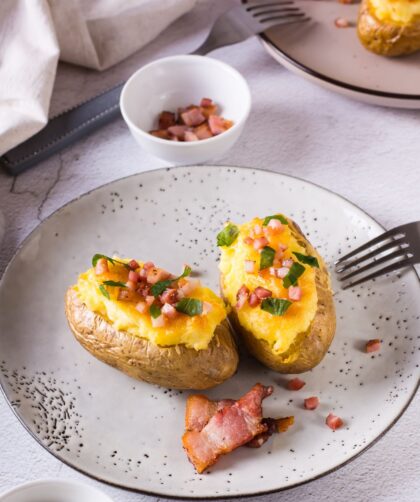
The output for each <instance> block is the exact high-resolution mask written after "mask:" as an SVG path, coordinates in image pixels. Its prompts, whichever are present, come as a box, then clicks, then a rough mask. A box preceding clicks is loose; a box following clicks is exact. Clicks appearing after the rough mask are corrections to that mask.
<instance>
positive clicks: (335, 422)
mask: <svg viewBox="0 0 420 502" xmlns="http://www.w3.org/2000/svg"><path fill="white" fill-rule="evenodd" d="M325 423H326V424H327V425H328V427H329V428H330V429H332V430H333V431H335V430H337V429H339V428H340V427H341V426H342V425H343V423H344V422H343V420H342V419H341V418H340V417H337V416H336V415H334V413H329V415H328V416H327V418H326V420H325Z"/></svg>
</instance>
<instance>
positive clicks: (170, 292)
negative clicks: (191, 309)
mask: <svg viewBox="0 0 420 502" xmlns="http://www.w3.org/2000/svg"><path fill="white" fill-rule="evenodd" d="M159 300H160V301H161V302H162V303H169V304H171V305H173V304H174V303H176V302H177V301H178V291H177V290H176V289H174V288H168V289H165V291H164V292H163V293H162V294H161V295H160V297H159Z"/></svg>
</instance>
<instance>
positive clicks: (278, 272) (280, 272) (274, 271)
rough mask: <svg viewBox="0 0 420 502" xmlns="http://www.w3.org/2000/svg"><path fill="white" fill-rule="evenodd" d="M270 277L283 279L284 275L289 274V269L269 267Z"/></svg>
mask: <svg viewBox="0 0 420 502" xmlns="http://www.w3.org/2000/svg"><path fill="white" fill-rule="evenodd" d="M269 272H270V275H273V276H274V277H277V278H279V279H284V278H285V277H286V275H287V274H288V273H289V269H288V268H287V267H280V268H276V267H270V268H269Z"/></svg>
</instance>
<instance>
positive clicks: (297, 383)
mask: <svg viewBox="0 0 420 502" xmlns="http://www.w3.org/2000/svg"><path fill="white" fill-rule="evenodd" d="M304 385H305V382H304V381H303V380H301V379H300V378H292V380H289V381H288V382H287V388H288V389H289V390H300V389H301V388H302V387H303V386H304Z"/></svg>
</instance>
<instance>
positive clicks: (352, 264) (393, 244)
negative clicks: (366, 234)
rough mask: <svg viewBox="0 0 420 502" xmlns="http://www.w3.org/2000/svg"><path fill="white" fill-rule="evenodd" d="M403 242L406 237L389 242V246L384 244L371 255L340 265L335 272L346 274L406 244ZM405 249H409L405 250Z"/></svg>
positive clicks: (367, 254)
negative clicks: (360, 264)
mask: <svg viewBox="0 0 420 502" xmlns="http://www.w3.org/2000/svg"><path fill="white" fill-rule="evenodd" d="M403 240H404V237H400V238H399V239H393V240H392V241H391V242H388V243H387V244H384V245H383V246H381V247H379V248H376V249H374V250H373V251H371V252H370V253H366V254H364V255H362V256H360V257H359V258H355V259H354V260H351V261H348V262H345V263H344V264H343V263H341V264H340V263H338V264H337V265H336V267H335V271H336V272H337V273H338V274H341V273H343V272H345V271H346V270H349V269H350V268H352V267H355V266H356V265H359V263H363V262H364V261H366V260H368V259H369V258H373V257H374V256H377V255H379V254H381V253H383V252H384V251H387V250H388V249H391V248H394V247H396V246H400V245H402V244H404V242H402V241H403ZM406 245H407V244H406ZM407 246H408V245H407ZM405 249H407V248H405Z"/></svg>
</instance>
